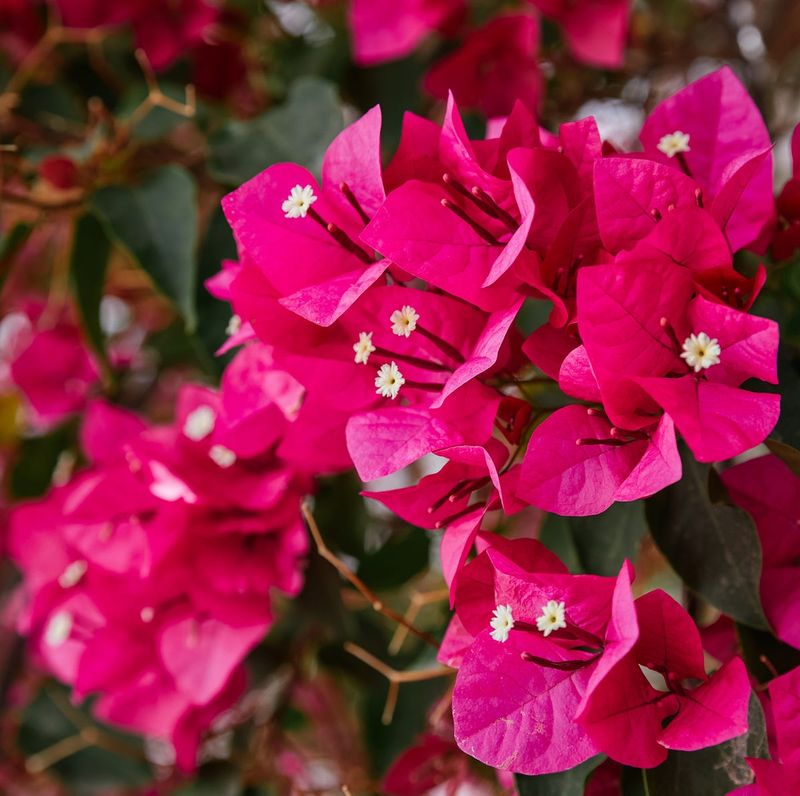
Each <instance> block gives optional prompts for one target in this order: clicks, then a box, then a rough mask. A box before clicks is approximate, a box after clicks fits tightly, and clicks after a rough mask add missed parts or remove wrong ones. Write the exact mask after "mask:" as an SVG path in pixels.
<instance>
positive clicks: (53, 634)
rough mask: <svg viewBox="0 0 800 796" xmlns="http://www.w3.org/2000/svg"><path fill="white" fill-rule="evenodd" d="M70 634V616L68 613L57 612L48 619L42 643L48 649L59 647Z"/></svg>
mask: <svg viewBox="0 0 800 796" xmlns="http://www.w3.org/2000/svg"><path fill="white" fill-rule="evenodd" d="M70 633H72V614H71V613H70V612H69V611H58V612H57V613H55V614H53V615H52V616H51V617H50V621H49V622H48V623H47V628H46V630H45V631H44V643H45V644H47V646H48V647H60V646H61V645H62V644H63V643H64V642H65V641H66V640H67V639H68V638H69V635H70Z"/></svg>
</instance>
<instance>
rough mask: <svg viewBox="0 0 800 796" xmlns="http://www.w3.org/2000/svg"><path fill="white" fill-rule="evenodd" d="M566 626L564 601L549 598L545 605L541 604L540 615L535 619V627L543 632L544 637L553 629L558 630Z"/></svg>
mask: <svg viewBox="0 0 800 796" xmlns="http://www.w3.org/2000/svg"><path fill="white" fill-rule="evenodd" d="M566 626H567V622H566V619H565V618H564V603H563V601H562V602H557V601H556V600H550V602H548V603H547V605H543V606H542V615H541V616H539V617H537V619H536V627H537V628H539V630H541V631H542V633H544V635H545V638H547V636H549V635H550V634H551V633H552V632H553V631H554V630H559V629H560V628H564V627H566Z"/></svg>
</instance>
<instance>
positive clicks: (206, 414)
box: [183, 404, 217, 442]
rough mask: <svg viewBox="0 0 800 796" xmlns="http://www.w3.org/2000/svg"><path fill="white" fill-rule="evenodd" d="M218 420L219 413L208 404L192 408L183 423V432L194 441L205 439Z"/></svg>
mask: <svg viewBox="0 0 800 796" xmlns="http://www.w3.org/2000/svg"><path fill="white" fill-rule="evenodd" d="M216 422H217V413H216V412H215V411H214V410H213V409H212V408H211V407H210V406H208V405H207V404H202V405H201V406H198V407H196V408H195V409H192V411H191V412H189V414H188V415H186V420H185V421H184V423H183V433H184V434H185V435H186V436H187V437H189V439H190V440H193V441H194V442H199V441H200V440H201V439H205V438H206V437H207V436H208V435H209V434H210V433H211V432H212V431H213V430H214V425H215V423H216Z"/></svg>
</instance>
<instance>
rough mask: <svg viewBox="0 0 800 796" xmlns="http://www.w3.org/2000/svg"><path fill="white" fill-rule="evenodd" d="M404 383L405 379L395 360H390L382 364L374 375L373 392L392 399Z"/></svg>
mask: <svg viewBox="0 0 800 796" xmlns="http://www.w3.org/2000/svg"><path fill="white" fill-rule="evenodd" d="M405 383H406V380H405V379H404V378H403V374H402V373H401V372H400V369H399V368H398V367H397V363H396V362H392V363H391V364H390V365H386V364H383V365H381V366H380V368H379V370H378V375H377V376H376V377H375V392H376V393H378V395H380V396H382V397H384V398H391V399H392V400H394V399H395V398H397V393H399V392H400V388H401V387H402V386H403V385H404V384H405Z"/></svg>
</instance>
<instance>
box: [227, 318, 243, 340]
mask: <svg viewBox="0 0 800 796" xmlns="http://www.w3.org/2000/svg"><path fill="white" fill-rule="evenodd" d="M241 330H242V319H241V318H240V317H239V316H238V315H231V319H230V320H229V321H228V325H227V326H226V327H225V333H226V334H227V335H228V337H232V336H233V335H235V334H239V332H240V331H241Z"/></svg>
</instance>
